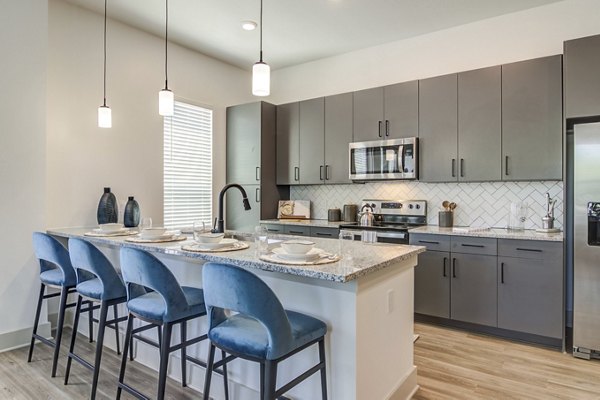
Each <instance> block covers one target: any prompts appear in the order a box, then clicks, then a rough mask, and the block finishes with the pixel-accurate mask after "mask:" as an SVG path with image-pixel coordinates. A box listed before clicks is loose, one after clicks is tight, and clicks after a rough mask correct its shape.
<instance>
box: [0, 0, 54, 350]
mask: <svg viewBox="0 0 600 400" xmlns="http://www.w3.org/2000/svg"><path fill="white" fill-rule="evenodd" d="M1 5H2V12H1V13H0V51H1V53H2V57H0V76H1V77H2V95H1V96H0V121H1V123H2V131H1V133H0V187H1V188H2V189H1V193H2V195H1V196H2V200H1V202H0V221H2V226H3V227H4V228H3V229H1V230H0V276H1V278H0V351H1V350H3V349H6V348H10V347H13V346H16V345H18V344H20V343H23V342H24V341H23V339H24V338H25V337H27V334H30V333H31V331H30V330H28V327H30V326H31V324H32V321H33V315H34V311H35V304H36V300H37V293H38V288H39V281H38V280H37V278H36V276H37V275H38V273H39V267H38V266H37V263H36V262H35V257H34V255H33V250H32V245H31V233H32V232H33V231H35V230H40V229H43V228H44V203H45V196H44V193H45V173H44V168H45V140H46V49H47V33H46V28H47V16H48V8H47V4H46V2H45V1H39V0H21V1H2V2H1Z"/></svg>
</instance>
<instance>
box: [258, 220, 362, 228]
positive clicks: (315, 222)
mask: <svg viewBox="0 0 600 400" xmlns="http://www.w3.org/2000/svg"><path fill="white" fill-rule="evenodd" d="M260 223H261V224H280V225H301V226H314V227H316V228H336V229H338V228H339V227H340V225H341V224H350V223H351V222H344V221H335V222H329V221H327V220H326V219H308V220H306V221H300V220H294V219H292V220H285V219H263V220H261V221H260Z"/></svg>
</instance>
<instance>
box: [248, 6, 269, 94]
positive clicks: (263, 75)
mask: <svg viewBox="0 0 600 400" xmlns="http://www.w3.org/2000/svg"><path fill="white" fill-rule="evenodd" d="M262 37H263V0H260V60H259V61H258V62H257V63H255V64H254V66H253V67H252V94H253V95H254V96H268V95H269V94H270V93H271V67H269V64H267V63H265V62H264V61H263V49H262Z"/></svg>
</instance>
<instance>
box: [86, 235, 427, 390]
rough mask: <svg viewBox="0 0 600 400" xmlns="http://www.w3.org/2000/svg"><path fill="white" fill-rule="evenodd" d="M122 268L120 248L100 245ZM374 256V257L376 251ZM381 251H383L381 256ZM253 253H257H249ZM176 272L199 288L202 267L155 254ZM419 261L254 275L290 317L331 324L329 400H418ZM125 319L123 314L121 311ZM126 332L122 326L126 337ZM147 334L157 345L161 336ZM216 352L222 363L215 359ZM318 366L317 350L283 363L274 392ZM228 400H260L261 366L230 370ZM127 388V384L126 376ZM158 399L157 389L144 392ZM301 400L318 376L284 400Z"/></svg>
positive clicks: (198, 377) (153, 356)
mask: <svg viewBox="0 0 600 400" xmlns="http://www.w3.org/2000/svg"><path fill="white" fill-rule="evenodd" d="M95 244H96V245H97V246H98V247H99V248H100V249H101V250H102V251H103V252H104V253H105V254H106V255H107V256H108V257H109V259H110V260H111V261H112V262H113V263H114V265H115V266H118V265H119V263H118V260H119V249H120V246H119V245H117V246H115V245H112V244H111V245H106V244H104V243H95ZM372 246H373V248H372V249H369V250H370V251H373V252H377V251H378V250H379V249H378V248H377V247H379V246H378V245H372ZM381 250H383V249H381ZM250 251H253V250H252V249H250ZM155 255H156V256H157V257H158V258H160V259H161V260H162V261H163V262H164V263H165V264H166V265H168V266H169V268H170V269H171V270H172V271H173V272H174V274H175V276H176V277H177V279H178V280H179V282H180V283H181V284H183V285H188V286H197V287H201V286H202V278H201V277H202V264H203V263H204V262H205V261H203V260H201V259H195V258H188V257H182V256H181V255H178V254H177V255H169V254H164V253H162V252H157V253H155ZM416 264H417V253H416V252H415V253H414V254H411V255H409V256H408V257H403V258H402V259H400V260H398V261H394V263H393V264H392V265H388V266H387V267H385V268H382V269H379V270H376V271H371V272H369V273H368V274H366V275H362V276H359V277H358V278H356V279H354V280H351V281H348V282H334V281H330V280H325V279H316V278H309V277H304V276H297V275H293V274H289V273H282V272H275V271H263V270H259V269H253V268H249V270H250V271H252V272H254V273H256V274H257V275H258V276H260V277H261V278H262V279H263V280H264V281H265V282H266V283H267V284H268V285H269V286H270V287H271V288H272V289H273V290H274V292H275V293H276V295H277V296H278V297H279V299H280V300H281V302H282V304H283V306H284V307H285V308H286V309H289V310H294V311H299V312H303V313H306V314H308V315H312V316H314V317H317V318H319V319H321V320H323V321H325V322H326V323H327V327H328V332H327V336H326V340H325V348H326V357H327V387H328V395H329V399H330V400H379V399H381V400H383V399H394V400H396V399H410V398H411V397H412V395H413V394H414V393H415V392H416V390H417V388H418V386H417V370H416V367H415V366H414V365H413V288H414V267H415V265H416ZM121 307H122V308H121V312H124V311H125V308H124V306H121ZM86 318H87V313H85V314H82V315H81V320H80V324H79V327H80V333H82V334H84V335H87V320H86ZM125 325H126V324H122V326H120V329H121V332H122V335H123V333H124V329H125ZM206 330H207V323H206V318H200V319H198V320H195V321H190V322H189V323H188V338H191V337H193V336H194V335H201V334H203V333H206ZM144 334H146V335H148V337H149V338H152V339H155V338H156V330H154V329H152V330H149V331H147V332H144ZM105 340H106V342H107V343H106V344H107V346H109V347H112V348H113V349H114V348H115V346H114V335H113V334H112V331H110V330H109V331H108V332H107V334H106V336H105ZM178 341H179V328H178V327H176V328H174V331H173V343H178ZM134 350H135V355H136V362H140V363H142V364H145V365H148V366H149V367H151V368H153V369H155V370H157V369H158V350H157V349H156V348H154V347H151V346H149V345H147V344H144V343H142V342H140V341H135V344H134ZM207 352H208V343H207V342H206V341H203V342H201V343H199V344H197V345H194V346H191V347H190V348H188V354H190V355H192V356H195V357H197V358H199V359H201V360H206V358H207ZM218 354H219V353H218V352H217V357H218ZM317 363H318V350H317V346H316V345H315V346H313V347H312V348H309V349H306V350H304V351H302V352H300V353H298V354H296V355H294V356H292V357H290V358H289V359H287V360H285V361H283V362H282V363H281V364H280V365H279V368H278V377H277V387H281V386H282V385H284V384H286V383H287V382H289V381H290V380H292V379H293V378H294V377H296V376H297V375H299V374H301V373H302V372H304V371H305V370H307V369H309V368H310V367H312V366H313V365H315V364H317ZM228 372H229V393H230V398H231V399H236V400H255V399H258V398H259V395H258V393H259V365H258V363H254V362H250V361H245V360H240V359H237V360H234V361H232V362H231V363H229V364H228ZM204 373H205V371H204V369H203V368H201V367H199V366H196V365H195V364H192V363H188V374H189V376H188V385H189V386H190V387H191V388H193V389H195V390H198V391H202V389H203V385H204ZM169 376H170V377H172V378H174V379H175V380H178V381H180V380H181V371H180V355H179V352H174V353H172V354H171V359H170V360H169ZM126 381H127V376H126ZM222 382H223V381H222V379H221V377H220V376H214V377H213V380H212V387H211V398H214V399H224V395H223V384H222ZM139 389H140V390H141V391H142V392H143V393H145V394H146V395H149V396H150V397H154V396H155V393H156V387H150V386H149V387H143V388H139ZM285 396H286V397H287V398H290V399H294V400H295V399H298V400H319V399H321V387H320V374H318V373H317V374H315V375H313V376H312V377H310V378H309V379H307V380H306V381H304V382H302V383H301V384H299V385H298V386H296V387H295V388H294V389H292V390H290V391H289V392H288V393H286V394H285Z"/></svg>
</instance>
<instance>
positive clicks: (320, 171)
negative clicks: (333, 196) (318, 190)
mask: <svg viewBox="0 0 600 400" xmlns="http://www.w3.org/2000/svg"><path fill="white" fill-rule="evenodd" d="M319 180H321V181H322V180H323V166H322V165H319Z"/></svg>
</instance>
